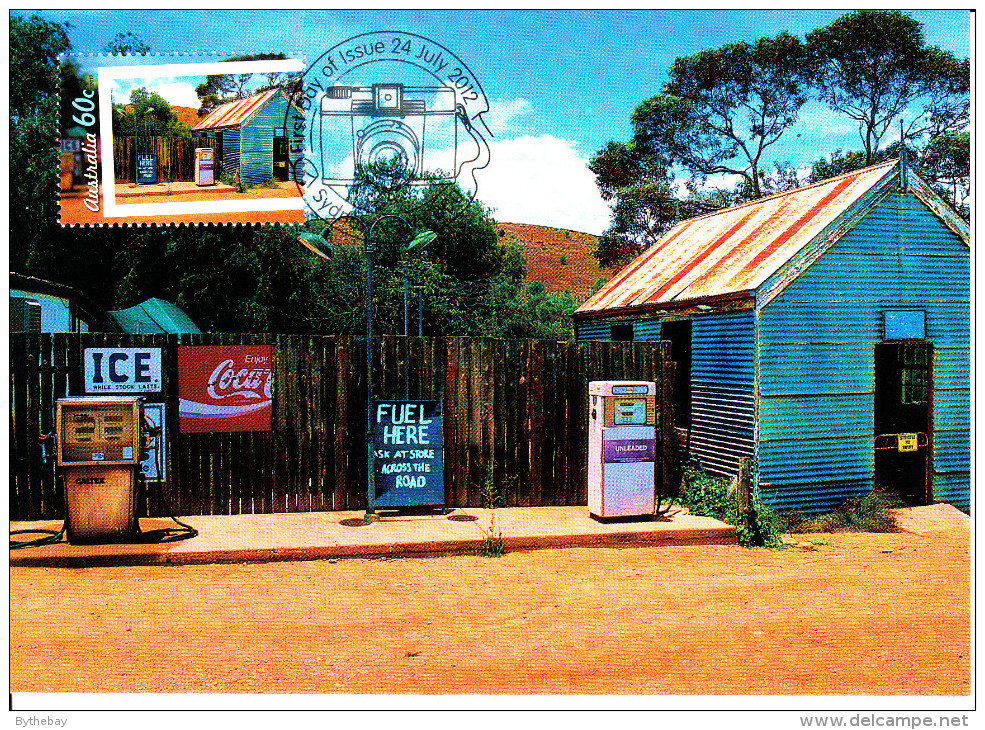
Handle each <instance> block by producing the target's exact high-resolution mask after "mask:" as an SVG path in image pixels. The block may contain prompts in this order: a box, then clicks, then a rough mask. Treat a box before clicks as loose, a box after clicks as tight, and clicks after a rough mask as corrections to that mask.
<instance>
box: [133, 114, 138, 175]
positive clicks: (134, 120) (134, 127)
mask: <svg viewBox="0 0 985 730" xmlns="http://www.w3.org/2000/svg"><path fill="white" fill-rule="evenodd" d="M137 183H138V179H137V102H134V103H133V184H134V185H136V184H137Z"/></svg>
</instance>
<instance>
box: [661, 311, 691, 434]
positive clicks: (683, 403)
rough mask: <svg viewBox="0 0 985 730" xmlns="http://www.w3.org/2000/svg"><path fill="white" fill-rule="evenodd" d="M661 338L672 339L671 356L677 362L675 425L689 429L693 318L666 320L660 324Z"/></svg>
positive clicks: (675, 376)
mask: <svg viewBox="0 0 985 730" xmlns="http://www.w3.org/2000/svg"><path fill="white" fill-rule="evenodd" d="M660 339H661V340H669V341H670V358H671V359H672V360H673V361H674V362H675V363H677V369H676V371H675V373H674V422H675V423H674V425H675V426H677V427H678V428H682V429H687V428H689V427H690V424H691V320H689V319H682V320H676V321H673V320H672V321H669V322H664V323H663V324H661V325H660Z"/></svg>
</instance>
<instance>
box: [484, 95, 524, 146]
mask: <svg viewBox="0 0 985 730" xmlns="http://www.w3.org/2000/svg"><path fill="white" fill-rule="evenodd" d="M532 111H533V106H531V104H530V102H529V101H527V100H526V99H513V100H512V101H505V100H503V99H493V100H492V101H491V102H490V103H489V111H488V112H487V113H486V114H483V115H482V118H483V120H484V121H485V122H486V125H487V126H488V127H489V131H490V132H492V133H493V135H494V136H496V137H499V136H500V135H502V134H505V133H506V132H509V131H512V130H515V129H516V125H515V124H514V122H515V121H516V120H517V119H519V118H520V117H522V116H525V115H526V114H529V113H530V112H532Z"/></svg>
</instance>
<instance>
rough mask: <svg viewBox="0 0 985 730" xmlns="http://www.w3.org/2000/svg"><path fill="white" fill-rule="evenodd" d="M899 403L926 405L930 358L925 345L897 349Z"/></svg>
mask: <svg viewBox="0 0 985 730" xmlns="http://www.w3.org/2000/svg"><path fill="white" fill-rule="evenodd" d="M899 357H900V385H901V388H902V392H901V393H900V402H901V403H926V402H927V399H928V397H929V396H930V372H929V370H930V358H929V357H928V353H927V345H924V344H914V345H903V346H902V347H901V348H900V349H899Z"/></svg>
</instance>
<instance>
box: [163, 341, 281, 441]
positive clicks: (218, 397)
mask: <svg viewBox="0 0 985 730" xmlns="http://www.w3.org/2000/svg"><path fill="white" fill-rule="evenodd" d="M273 367H274V348H273V346H271V345H178V432H179V433H237V432H243V431H271V430H272V429H273V412H274V409H273V389H274V387H275V383H274V382H273V372H274V370H273Z"/></svg>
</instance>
